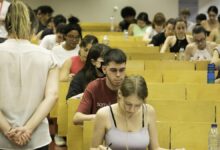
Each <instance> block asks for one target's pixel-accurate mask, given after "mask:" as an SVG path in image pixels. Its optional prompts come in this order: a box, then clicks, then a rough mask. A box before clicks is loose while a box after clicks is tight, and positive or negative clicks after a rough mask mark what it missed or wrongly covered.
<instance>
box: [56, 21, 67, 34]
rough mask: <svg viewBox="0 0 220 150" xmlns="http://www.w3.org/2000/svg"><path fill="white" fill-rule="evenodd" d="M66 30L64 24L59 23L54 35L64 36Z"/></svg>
mask: <svg viewBox="0 0 220 150" xmlns="http://www.w3.org/2000/svg"><path fill="white" fill-rule="evenodd" d="M65 28H66V24H63V23H60V24H58V25H57V27H56V33H61V34H64V32H65Z"/></svg>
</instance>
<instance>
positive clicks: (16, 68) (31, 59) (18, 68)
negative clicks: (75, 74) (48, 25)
mask: <svg viewBox="0 0 220 150" xmlns="http://www.w3.org/2000/svg"><path fill="white" fill-rule="evenodd" d="M15 19H16V20H15ZM5 22H6V30H7V31H8V33H9V38H8V39H7V40H6V41H5V42H4V43H2V44H1V45H0V53H1V55H0V72H1V75H0V81H1V82H0V93H1V94H0V149H19V150H21V149H22V150H30V149H31V150H36V149H38V150H47V149H49V148H48V145H49V144H50V142H51V137H50V132H49V125H48V121H47V116H48V114H49V112H50V111H51V109H52V107H53V106H54V104H55V102H56V100H57V98H58V67H57V63H56V60H55V59H54V56H53V54H52V53H51V52H50V51H47V50H46V49H44V48H42V47H39V46H36V45H33V44H31V43H30V42H29V40H30V38H31V36H32V35H33V32H34V27H35V26H36V25H37V21H36V19H35V16H34V13H33V11H32V10H30V9H29V8H28V7H27V6H26V5H25V4H24V3H23V2H22V1H21V0H12V3H11V5H10V6H9V9H8V13H7V15H6V20H5Z"/></svg>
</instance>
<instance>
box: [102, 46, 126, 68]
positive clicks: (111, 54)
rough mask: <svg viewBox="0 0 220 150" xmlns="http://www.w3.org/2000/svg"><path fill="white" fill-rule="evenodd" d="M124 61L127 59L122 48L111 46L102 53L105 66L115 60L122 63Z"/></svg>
mask: <svg viewBox="0 0 220 150" xmlns="http://www.w3.org/2000/svg"><path fill="white" fill-rule="evenodd" d="M126 61H127V57H126V55H125V53H124V52H123V51H122V50H120V49H116V48H112V49H110V50H109V51H108V52H106V53H105V54H104V62H103V65H104V66H106V65H108V64H109V63H110V62H115V63H117V64H122V63H126Z"/></svg>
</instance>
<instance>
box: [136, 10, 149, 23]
mask: <svg viewBox="0 0 220 150" xmlns="http://www.w3.org/2000/svg"><path fill="white" fill-rule="evenodd" d="M137 20H142V21H144V22H145V23H146V24H147V25H149V24H151V22H150V20H149V18H148V14H147V13H146V12H140V13H139V14H138V16H137Z"/></svg>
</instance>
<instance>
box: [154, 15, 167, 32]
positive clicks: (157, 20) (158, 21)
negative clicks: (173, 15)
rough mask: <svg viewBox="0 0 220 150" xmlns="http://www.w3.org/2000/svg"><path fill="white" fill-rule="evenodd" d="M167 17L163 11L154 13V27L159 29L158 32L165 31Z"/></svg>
mask: <svg viewBox="0 0 220 150" xmlns="http://www.w3.org/2000/svg"><path fill="white" fill-rule="evenodd" d="M165 22H166V18H165V16H164V14H163V13H161V12H158V13H156V14H155V15H154V18H153V22H152V27H153V28H154V29H155V30H156V31H157V33H160V32H162V31H163V29H164V26H165Z"/></svg>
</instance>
